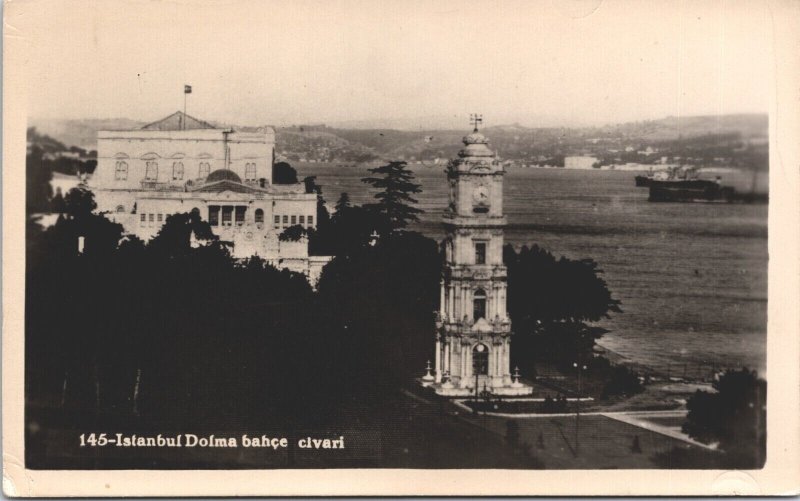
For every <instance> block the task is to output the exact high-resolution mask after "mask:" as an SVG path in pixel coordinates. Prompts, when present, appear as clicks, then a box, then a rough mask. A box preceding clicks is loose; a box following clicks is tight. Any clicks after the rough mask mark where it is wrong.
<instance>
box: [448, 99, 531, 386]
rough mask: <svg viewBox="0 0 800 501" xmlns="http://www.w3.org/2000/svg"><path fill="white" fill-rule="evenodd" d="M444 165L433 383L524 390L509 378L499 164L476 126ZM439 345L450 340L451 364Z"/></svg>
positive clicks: (476, 119) (477, 121)
mask: <svg viewBox="0 0 800 501" xmlns="http://www.w3.org/2000/svg"><path fill="white" fill-rule="evenodd" d="M481 122H482V118H481V117H480V116H477V115H472V123H473V125H474V129H473V131H472V133H471V134H469V135H467V136H465V137H464V139H463V143H464V148H463V149H461V151H460V152H459V153H458V157H457V158H455V159H454V160H452V161H450V163H449V164H448V166H447V182H448V184H449V205H448V208H447V210H446V212H445V215H444V218H443V222H444V227H445V231H446V237H445V241H444V244H445V266H444V276H443V279H442V292H441V298H442V303H441V305H440V309H439V319H438V322H437V333H436V347H437V352H436V357H435V359H436V361H437V362H436V367H435V370H436V384H435V385H434V387H435V388H436V391H437V392H438V393H440V394H443V395H468V394H472V393H474V392H475V391H484V390H486V391H489V392H491V393H495V394H502V395H524V394H529V393H531V391H532V389H531V388H530V387H529V386H525V385H520V384H518V383H517V384H515V383H514V382H513V381H512V378H511V374H510V372H509V367H510V364H509V355H510V350H509V342H510V337H511V321H510V320H509V318H508V316H507V314H506V307H505V298H506V286H507V281H506V267H505V265H504V264H503V228H504V227H505V225H506V218H505V216H504V215H503V176H504V175H505V171H504V170H503V166H502V164H501V163H500V161H499V160H497V158H496V156H495V154H494V153H493V152H492V150H491V149H489V141H488V139H486V137H485V136H484V135H483V134H481V133H480V132H478V125H479V124H480V123H481ZM440 346H453V347H455V348H456V350H457V351H458V353H459V357H458V358H459V360H458V362H459V363H457V364H454V363H449V364H447V363H445V358H446V357H444V356H440V354H439V349H440V348H439V347H440Z"/></svg>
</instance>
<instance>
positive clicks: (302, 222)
mask: <svg viewBox="0 0 800 501" xmlns="http://www.w3.org/2000/svg"><path fill="white" fill-rule="evenodd" d="M300 224H306V217H305V216H300Z"/></svg>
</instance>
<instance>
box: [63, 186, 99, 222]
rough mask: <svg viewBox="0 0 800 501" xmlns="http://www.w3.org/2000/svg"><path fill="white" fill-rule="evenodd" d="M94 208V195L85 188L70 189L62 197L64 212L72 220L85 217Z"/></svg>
mask: <svg viewBox="0 0 800 501" xmlns="http://www.w3.org/2000/svg"><path fill="white" fill-rule="evenodd" d="M96 208H97V203H96V202H95V201H94V193H92V192H91V191H89V190H87V189H86V188H83V187H78V188H72V189H71V190H69V191H68V192H67V195H66V196H65V197H64V210H65V212H66V213H67V214H69V215H70V216H71V217H73V218H81V217H85V216H87V215H89V214H90V213H91V212H92V211H93V210H95V209H96Z"/></svg>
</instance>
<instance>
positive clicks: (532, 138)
mask: <svg viewBox="0 0 800 501" xmlns="http://www.w3.org/2000/svg"><path fill="white" fill-rule="evenodd" d="M31 125H34V126H36V127H37V129H38V130H40V131H41V132H43V133H45V134H48V135H50V136H52V137H54V138H56V139H58V140H60V141H62V142H63V143H65V144H74V145H79V146H81V147H83V148H86V149H95V148H96V142H97V140H96V134H97V131H98V130H102V129H111V130H113V129H131V128H138V127H140V126H141V125H142V123H140V122H136V121H133V120H128V119H109V120H44V121H32V124H31ZM466 129H467V128H466V127H465V129H464V130H423V131H408V130H396V129H361V128H352V129H344V128H333V127H326V126H324V125H313V126H293V127H279V128H276V135H277V137H276V142H277V144H276V152H277V153H278V155H279V156H281V157H283V158H286V159H287V160H289V161H290V162H291V161H299V160H315V161H322V162H348V163H358V162H368V161H372V160H388V159H402V160H407V161H425V162H428V161H433V160H435V159H445V158H452V157H453V155H455V154H456V152H457V151H458V149H459V148H460V146H461V138H462V137H463V136H464V134H465V133H466V132H468V130H466ZM767 130H768V117H767V116H766V115H760V114H741V115H721V116H695V117H667V118H663V119H660V120H651V121H643V122H630V123H624V124H616V125H606V126H602V127H582V128H580V127H579V128H557V127H548V128H530V127H524V126H521V125H518V124H511V125H499V126H491V127H486V128H484V129H483V132H484V133H485V134H486V135H487V136H488V137H489V138H490V140H491V143H492V147H493V148H494V149H495V150H496V151H498V152H499V154H500V155H501V157H502V158H504V159H509V160H514V161H519V162H522V163H550V164H555V165H559V164H560V163H559V162H563V157H564V156H567V155H581V154H585V155H594V156H597V157H599V158H602V159H603V161H604V162H605V163H615V162H617V163H624V162H642V163H652V162H654V161H656V159H660V158H661V157H663V156H666V157H671V158H670V160H673V159H677V160H679V161H683V159H686V158H688V159H692V160H691V162H695V163H705V162H709V161H711V160H713V161H714V162H716V163H724V164H731V165H744V164H747V165H750V164H754V163H755V164H758V165H757V166H755V168H759V169H762V168H765V165H764V162H765V161H766V160H765V159H766V151H767V149H766V143H767ZM647 148H650V149H651V151H652V152H653V153H651V154H648V155H637V154H636V153H633V154H631V152H632V151H633V152H638V151H640V150H646V149H647ZM656 152H657V153H656ZM754 158H755V159H756V160H753V159H754ZM743 159H744V160H743ZM751 166H753V165H751Z"/></svg>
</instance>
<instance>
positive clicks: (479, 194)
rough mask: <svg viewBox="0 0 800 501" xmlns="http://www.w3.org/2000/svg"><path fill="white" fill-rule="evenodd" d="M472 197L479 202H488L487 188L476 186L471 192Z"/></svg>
mask: <svg viewBox="0 0 800 501" xmlns="http://www.w3.org/2000/svg"><path fill="white" fill-rule="evenodd" d="M472 198H473V200H475V202H477V203H479V204H488V203H489V189H488V188H487V187H486V186H478V187H477V188H475V191H474V192H473V193H472Z"/></svg>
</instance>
